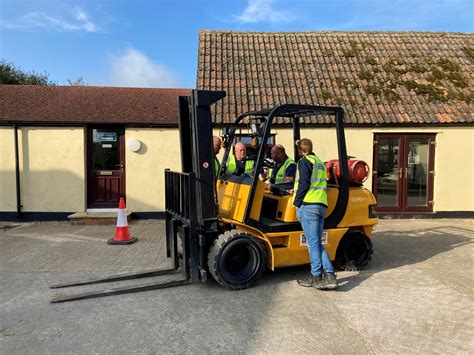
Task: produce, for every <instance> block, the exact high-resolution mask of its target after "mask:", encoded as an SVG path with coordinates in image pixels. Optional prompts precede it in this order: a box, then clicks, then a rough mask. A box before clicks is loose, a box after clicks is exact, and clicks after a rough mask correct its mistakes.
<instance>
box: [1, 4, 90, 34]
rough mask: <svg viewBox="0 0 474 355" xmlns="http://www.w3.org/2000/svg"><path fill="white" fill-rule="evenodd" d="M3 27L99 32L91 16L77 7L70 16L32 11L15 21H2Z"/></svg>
mask: <svg viewBox="0 0 474 355" xmlns="http://www.w3.org/2000/svg"><path fill="white" fill-rule="evenodd" d="M1 27H5V28H11V29H31V28H45V29H50V30H57V31H86V32H97V31H98V30H99V27H98V26H97V25H95V24H94V23H93V22H92V20H91V19H90V16H89V15H88V14H87V13H86V12H85V11H84V10H81V9H78V8H77V9H75V10H73V11H72V13H71V14H70V15H69V16H66V17H64V16H57V15H56V16H54V15H48V14H46V13H44V12H42V11H32V12H29V13H27V14H26V15H23V16H21V17H20V18H18V19H17V20H16V21H13V22H2V23H1Z"/></svg>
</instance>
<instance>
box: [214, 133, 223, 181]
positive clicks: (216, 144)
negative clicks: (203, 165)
mask: <svg viewBox="0 0 474 355" xmlns="http://www.w3.org/2000/svg"><path fill="white" fill-rule="evenodd" d="M221 143H222V141H221V139H220V138H219V137H217V136H214V137H212V145H213V150H214V163H213V167H214V177H216V178H217V174H218V173H219V169H220V168H221V163H219V159H217V154H219V152H220V150H221Z"/></svg>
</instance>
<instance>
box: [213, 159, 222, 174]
mask: <svg viewBox="0 0 474 355" xmlns="http://www.w3.org/2000/svg"><path fill="white" fill-rule="evenodd" d="M220 167H221V164H220V163H219V159H217V157H214V176H215V177H217V174H219V169H220Z"/></svg>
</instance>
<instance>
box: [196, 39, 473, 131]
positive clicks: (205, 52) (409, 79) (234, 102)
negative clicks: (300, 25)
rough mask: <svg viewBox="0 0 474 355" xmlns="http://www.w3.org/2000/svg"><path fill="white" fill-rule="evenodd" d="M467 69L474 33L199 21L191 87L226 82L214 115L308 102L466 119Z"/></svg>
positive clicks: (359, 119)
mask: <svg viewBox="0 0 474 355" xmlns="http://www.w3.org/2000/svg"><path fill="white" fill-rule="evenodd" d="M473 69H474V35H473V34H471V33H444V32H323V31H320V32H297V33H288V32H285V33H278V32H263V33H262V32H236V31H207V30H202V31H200V34H199V51H198V68H197V83H196V87H197V88H198V89H206V90H225V91H227V97H226V98H225V99H224V100H223V101H221V102H219V103H218V104H216V105H215V106H214V108H213V111H214V120H215V122H216V123H221V122H224V123H228V122H232V121H233V120H234V119H235V118H236V117H237V115H238V114H240V113H242V112H245V111H250V110H252V111H253V110H259V109H262V108H268V107H270V106H273V105H276V104H282V103H307V104H321V105H341V106H342V107H343V108H344V110H345V112H346V121H347V122H348V123H353V124H369V125H374V124H375V125H380V124H401V125H404V124H437V123H448V122H449V123H469V124H472V123H474V113H473V112H474V111H473V109H472V106H471V105H472V101H473V99H474V88H473V81H474V78H473V74H472V73H473V72H474V71H473ZM319 120H320V119H316V118H313V119H312V121H311V122H312V123H316V122H318V121H319ZM280 123H284V121H283V120H281V121H280Z"/></svg>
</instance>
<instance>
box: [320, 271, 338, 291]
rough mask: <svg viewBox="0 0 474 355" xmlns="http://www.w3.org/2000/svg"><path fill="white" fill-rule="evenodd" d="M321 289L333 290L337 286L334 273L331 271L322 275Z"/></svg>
mask: <svg viewBox="0 0 474 355" xmlns="http://www.w3.org/2000/svg"><path fill="white" fill-rule="evenodd" d="M322 283H323V284H322V287H321V288H320V289H321V290H335V289H336V288H338V287H339V283H338V282H337V278H336V275H335V274H334V273H333V272H326V273H325V274H324V277H323V282H322Z"/></svg>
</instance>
